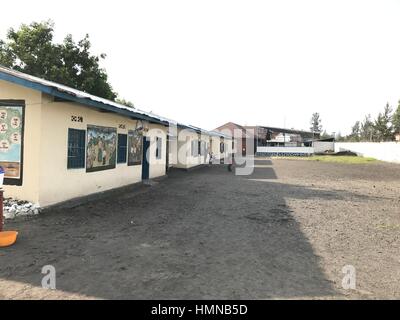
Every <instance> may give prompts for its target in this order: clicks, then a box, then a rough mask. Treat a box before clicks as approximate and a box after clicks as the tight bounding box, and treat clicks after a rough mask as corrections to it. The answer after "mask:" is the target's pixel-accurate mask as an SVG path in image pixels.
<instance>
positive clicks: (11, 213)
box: [3, 198, 41, 219]
mask: <svg viewBox="0 0 400 320" xmlns="http://www.w3.org/2000/svg"><path fill="white" fill-rule="evenodd" d="M40 210H41V209H40V206H39V205H37V204H34V203H32V202H29V201H25V200H18V199H13V198H5V199H4V202H3V215H4V218H5V219H14V218H16V217H18V216H30V215H37V214H39V213H40Z"/></svg>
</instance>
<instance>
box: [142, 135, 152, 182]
mask: <svg viewBox="0 0 400 320" xmlns="http://www.w3.org/2000/svg"><path fill="white" fill-rule="evenodd" d="M149 149H150V139H149V138H148V137H143V163H142V180H148V179H149V177H150V163H149V160H150V159H148V158H150V152H149Z"/></svg>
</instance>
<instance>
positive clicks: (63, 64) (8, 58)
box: [0, 21, 117, 100]
mask: <svg viewBox="0 0 400 320" xmlns="http://www.w3.org/2000/svg"><path fill="white" fill-rule="evenodd" d="M53 36H54V24H53V22H51V21H46V22H40V23H38V22H32V23H31V24H29V25H26V24H22V25H21V27H20V28H19V29H18V30H14V29H13V28H11V29H9V31H8V33H7V40H6V41H3V40H0V64H1V65H3V66H5V67H9V68H12V69H14V70H17V71H22V72H25V73H27V74H30V75H33V76H37V77H40V78H44V79H46V80H50V81H54V82H57V83H61V84H64V85H66V86H70V87H73V88H76V89H78V90H82V91H85V92H87V93H90V94H93V95H96V96H100V97H103V98H106V99H110V100H115V98H116V96H117V95H116V93H115V92H114V91H113V89H112V87H111V85H110V84H109V82H108V76H107V73H106V71H105V70H104V69H103V68H101V67H100V61H101V60H102V59H105V57H106V55H105V54H101V55H100V56H96V55H92V54H91V53H90V48H91V43H90V41H89V35H86V36H85V37H84V38H83V39H81V40H80V41H78V42H75V41H74V40H73V38H72V36H71V35H67V36H66V37H65V38H64V41H63V42H62V43H54V41H53Z"/></svg>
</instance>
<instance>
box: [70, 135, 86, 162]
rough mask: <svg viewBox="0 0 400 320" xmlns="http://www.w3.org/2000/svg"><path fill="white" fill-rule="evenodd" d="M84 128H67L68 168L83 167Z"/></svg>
mask: <svg viewBox="0 0 400 320" xmlns="http://www.w3.org/2000/svg"><path fill="white" fill-rule="evenodd" d="M85 142H86V130H78V129H71V128H69V129H68V164H67V168H68V169H81V168H85V154H86V153H85Z"/></svg>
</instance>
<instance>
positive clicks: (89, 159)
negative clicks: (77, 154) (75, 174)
mask: <svg viewBox="0 0 400 320" xmlns="http://www.w3.org/2000/svg"><path fill="white" fill-rule="evenodd" d="M116 149H117V129H116V128H108V127H100V126H91V125H88V127H87V152H86V171H87V172H93V171H100V170H108V169H114V168H115V164H116Z"/></svg>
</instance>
